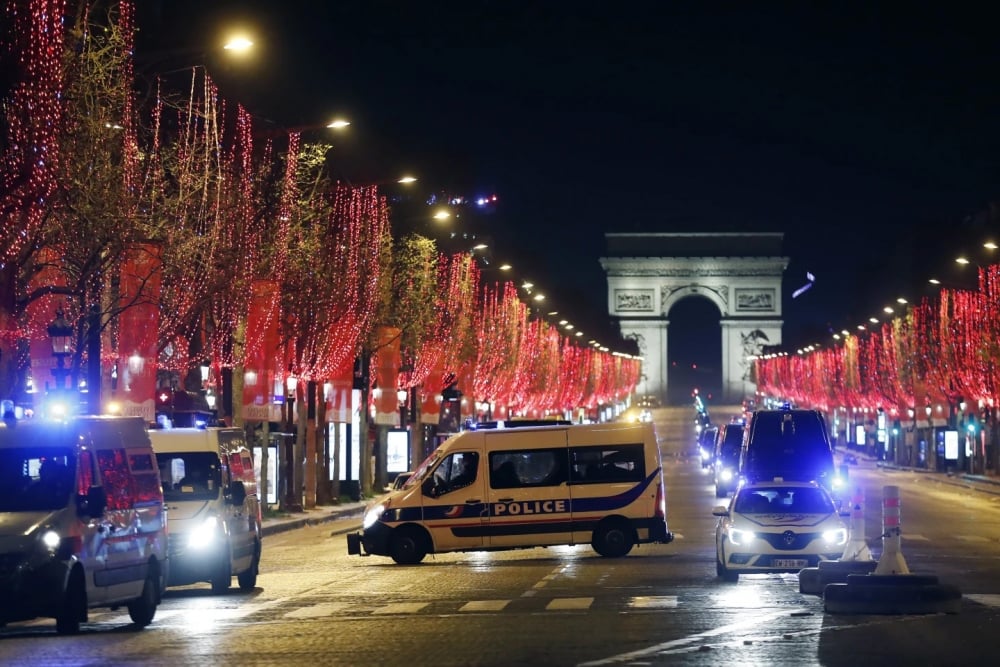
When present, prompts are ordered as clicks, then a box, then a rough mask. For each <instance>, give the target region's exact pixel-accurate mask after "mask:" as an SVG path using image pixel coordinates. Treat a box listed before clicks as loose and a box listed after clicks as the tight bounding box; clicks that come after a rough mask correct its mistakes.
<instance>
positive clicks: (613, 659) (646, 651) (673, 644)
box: [579, 611, 788, 667]
mask: <svg viewBox="0 0 1000 667" xmlns="http://www.w3.org/2000/svg"><path fill="white" fill-rule="evenodd" d="M787 614H788V612H787V611H779V612H773V613H770V614H765V615H763V616H758V617H756V618H753V619H749V620H746V621H740V622H738V623H731V624H729V625H723V626H721V627H718V628H713V629H711V630H706V631H705V632H699V633H698V634H694V635H688V636H687V637H681V638H680V639H673V640H671V641H668V642H663V643H662V644H654V645H653V646H650V647H648V648H643V649H639V650H638V651H629V652H628V653H619V654H618V655H613V656H610V657H607V658H603V659H601V660H593V661H591V662H583V663H580V665H579V667H601V666H603V665H615V664H618V663H622V662H631V661H633V660H636V659H638V658H646V657H649V656H651V655H654V654H656V653H660V652H661V651H666V650H668V649H672V648H677V647H681V646H687V645H688V644H693V643H694V642H698V641H702V640H704V639H708V638H710V637H718V636H719V635H724V634H726V633H729V632H737V631H740V630H745V629H748V628H753V627H759V626H762V625H766V624H767V623H769V622H771V621H774V620H776V619H779V618H781V617H783V616H786V615H787Z"/></svg>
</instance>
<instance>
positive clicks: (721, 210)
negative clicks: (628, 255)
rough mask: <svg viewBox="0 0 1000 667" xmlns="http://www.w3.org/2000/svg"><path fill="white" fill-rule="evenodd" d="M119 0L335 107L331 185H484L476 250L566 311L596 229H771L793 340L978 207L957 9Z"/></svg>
mask: <svg viewBox="0 0 1000 667" xmlns="http://www.w3.org/2000/svg"><path fill="white" fill-rule="evenodd" d="M140 4H141V5H145V7H144V8H141V9H142V11H141V13H140V28H142V30H143V40H145V41H144V42H141V43H140V52H141V49H142V48H149V49H154V48H161V49H162V48H166V47H171V48H176V47H179V46H197V45H199V44H209V43H211V40H212V38H213V35H214V34H215V31H216V30H217V29H219V28H220V27H221V26H224V25H226V21H230V20H232V19H233V18H238V17H243V18H245V19H247V20H250V21H252V23H253V25H254V27H255V30H256V31H257V32H256V40H257V44H258V47H259V50H258V62H257V63H256V65H254V66H253V69H251V70H248V69H238V68H236V67H233V66H230V65H226V64H224V63H223V62H222V61H221V60H219V59H218V58H217V57H215V56H209V66H210V67H211V68H212V70H213V71H214V72H215V73H216V78H217V79H218V80H219V81H220V85H221V86H222V89H223V94H224V95H226V96H227V97H230V98H233V99H236V100H239V101H241V102H243V103H244V104H245V105H246V106H248V107H249V108H250V110H251V111H252V112H253V113H254V114H256V115H259V116H261V117H264V118H268V119H270V120H272V121H274V122H275V123H277V124H279V125H284V126H295V125H310V124H315V123H319V122H322V121H323V120H325V119H326V118H328V117H329V116H331V115H332V114H334V113H342V114H344V115H345V116H349V117H350V118H351V120H352V121H353V125H352V127H351V132H350V134H349V135H345V136H344V137H343V138H342V139H335V140H334V141H333V143H334V147H335V151H336V156H337V159H338V160H340V161H341V163H340V165H339V168H340V169H341V170H342V171H343V173H344V174H345V175H346V176H347V177H348V178H350V179H351V180H353V181H355V182H366V181H373V180H384V179H387V178H390V177H392V176H393V175H395V174H398V173H400V172H403V171H412V172H414V173H415V174H417V175H419V177H420V179H421V183H422V184H423V186H424V188H435V189H447V190H448V191H450V192H455V193H461V194H466V195H470V196H471V195H475V194H481V193H492V192H495V193H496V194H497V195H498V196H499V197H500V205H499V207H498V208H497V210H496V212H495V213H494V214H493V215H491V216H489V218H488V219H487V220H486V224H488V225H490V232H491V233H492V234H493V235H494V236H495V237H496V238H497V242H498V245H500V244H503V247H506V248H508V249H509V252H508V253H507V256H509V257H511V258H512V260H511V261H512V263H514V264H515V265H516V266H517V267H518V268H522V267H524V268H522V271H521V275H522V276H523V277H526V278H530V279H532V280H533V281H534V282H535V283H536V284H538V285H539V286H540V287H541V288H543V289H544V290H545V291H546V292H547V293H548V294H550V301H551V302H552V303H553V304H559V307H560V310H562V311H564V312H571V313H574V314H576V315H575V316H571V319H574V320H576V321H580V322H584V324H583V325H582V326H583V327H584V328H592V329H594V330H598V331H602V330H603V331H609V330H610V328H609V327H608V326H607V324H606V323H605V321H606V319H607V318H606V289H607V284H606V280H605V277H604V274H603V271H602V270H601V268H600V265H599V263H598V258H599V257H600V256H602V254H604V252H605V247H604V236H603V235H604V233H605V232H614V231H653V232H670V231H730V230H745V231H783V232H785V234H786V237H785V254H786V255H787V256H788V257H789V258H790V264H789V268H788V270H787V272H786V278H785V320H786V327H785V339H786V341H788V342H796V341H798V340H801V339H807V342H808V339H809V338H810V337H819V335H820V334H822V333H823V332H824V331H825V330H827V329H829V328H831V327H832V328H833V329H837V330H839V329H840V328H843V327H844V326H847V325H853V324H856V323H858V322H860V321H863V320H865V319H867V317H868V316H869V315H871V314H873V313H874V312H875V309H876V308H877V307H880V306H881V305H882V304H884V303H887V302H889V301H891V300H893V299H895V297H896V296H898V295H899V293H901V292H903V291H906V290H909V291H910V292H912V289H910V286H909V285H910V283H913V284H916V283H919V282H923V281H924V280H925V279H926V277H928V275H929V274H930V273H933V272H936V271H937V270H938V268H940V267H950V266H951V263H952V262H951V259H952V250H954V249H957V248H958V247H959V246H960V245H961V244H963V243H967V244H968V245H969V247H973V243H972V242H975V241H978V242H981V240H982V238H983V237H984V235H985V234H986V233H987V232H988V229H989V228H993V229H995V228H996V227H997V223H996V220H995V219H984V217H983V216H982V215H979V216H978V217H977V216H976V214H979V213H981V212H982V211H985V210H987V209H988V207H989V204H990V202H991V201H993V200H994V199H996V198H997V190H998V176H1000V136H998V129H997V128H998V127H1000V113H998V112H1000V108H998V107H1000V81H998V80H997V79H998V74H1000V39H997V36H996V31H995V25H996V23H995V21H994V20H993V18H994V17H995V16H994V15H977V14H974V13H971V12H970V13H966V14H957V13H956V12H955V10H954V9H953V6H955V4H956V3H946V4H943V5H940V6H938V7H937V8H935V9H928V8H920V7H918V6H911V5H910V4H909V3H907V6H906V7H905V11H904V10H903V6H902V5H901V4H900V3H888V4H885V5H881V4H880V3H857V4H856V5H854V7H853V8H851V9H844V8H842V7H839V6H831V7H829V8H827V9H817V8H814V7H808V8H807V7H805V6H804V5H805V4H806V3H794V4H792V3H789V4H788V6H787V7H784V8H781V9H778V8H775V7H771V8H765V9H760V8H756V7H749V5H751V4H760V3H735V4H733V5H722V4H718V3H670V2H662V1H658V2H628V1H624V2H615V3H607V2H600V3H597V2H588V1H578V2H558V1H554V0H553V1H546V2H539V1H538V0H534V1H527V2H524V1H520V0H502V1H501V0H496V1H490V0H464V1H462V2H442V1H438V0H435V1H433V2H431V1H427V2H395V1H387V0H363V1H361V0H359V1H357V2H339V1H338V2H320V1H318V0H317V1H314V2H308V1H298V0H282V1H281V2H276V1H271V0H257V1H246V0H244V1H241V2H225V1H220V2H212V1H211V0H202V1H200V2H191V1H189V0H165V1H164V2H162V3H161V4H160V6H159V7H158V8H157V5H156V3H153V2H149V3H148V4H147V3H146V2H142V3H140ZM809 4H813V3H809ZM741 5H747V6H741ZM798 5H803V6H798ZM948 270H951V269H950V268H949V269H948ZM807 271H808V272H811V273H813V274H814V275H815V276H816V282H815V285H814V287H813V288H812V289H811V290H810V291H808V292H806V293H805V294H803V295H802V296H801V297H799V298H798V299H795V300H792V299H791V298H790V296H791V292H792V290H794V289H795V288H797V287H799V286H800V285H802V284H803V283H804V282H805V274H806V272H807ZM588 323H589V324H588ZM588 333H589V332H588Z"/></svg>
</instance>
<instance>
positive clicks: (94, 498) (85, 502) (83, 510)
mask: <svg viewBox="0 0 1000 667" xmlns="http://www.w3.org/2000/svg"><path fill="white" fill-rule="evenodd" d="M79 501H80V514H82V515H85V516H89V517H91V518H93V519H96V518H98V517H99V516H101V515H103V514H104V510H106V509H107V508H108V495H107V494H106V493H105V492H104V487H103V486H92V487H90V488H89V489H87V495H86V496H79Z"/></svg>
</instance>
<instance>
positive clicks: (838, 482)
mask: <svg viewBox="0 0 1000 667" xmlns="http://www.w3.org/2000/svg"><path fill="white" fill-rule="evenodd" d="M830 485H831V486H832V487H833V488H835V489H842V488H844V478H843V477H841V476H840V475H835V476H834V478H833V481H832V482H831V483H830Z"/></svg>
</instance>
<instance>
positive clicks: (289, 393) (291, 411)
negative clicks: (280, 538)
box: [285, 375, 302, 512]
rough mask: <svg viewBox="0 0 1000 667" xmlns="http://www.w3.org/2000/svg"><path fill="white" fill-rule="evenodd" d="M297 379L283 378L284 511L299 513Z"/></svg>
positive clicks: (292, 376) (300, 508)
mask: <svg viewBox="0 0 1000 667" xmlns="http://www.w3.org/2000/svg"><path fill="white" fill-rule="evenodd" d="M298 386H299V379H298V378H297V377H295V376H294V375H289V376H288V377H287V378H285V389H286V391H285V399H286V403H287V406H286V409H287V410H288V412H287V413H286V422H285V425H286V428H285V430H286V433H285V510H286V511H288V512H301V511H302V500H301V498H298V497H296V493H295V491H296V489H297V486H296V484H295V395H296V391H297V389H298Z"/></svg>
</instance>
